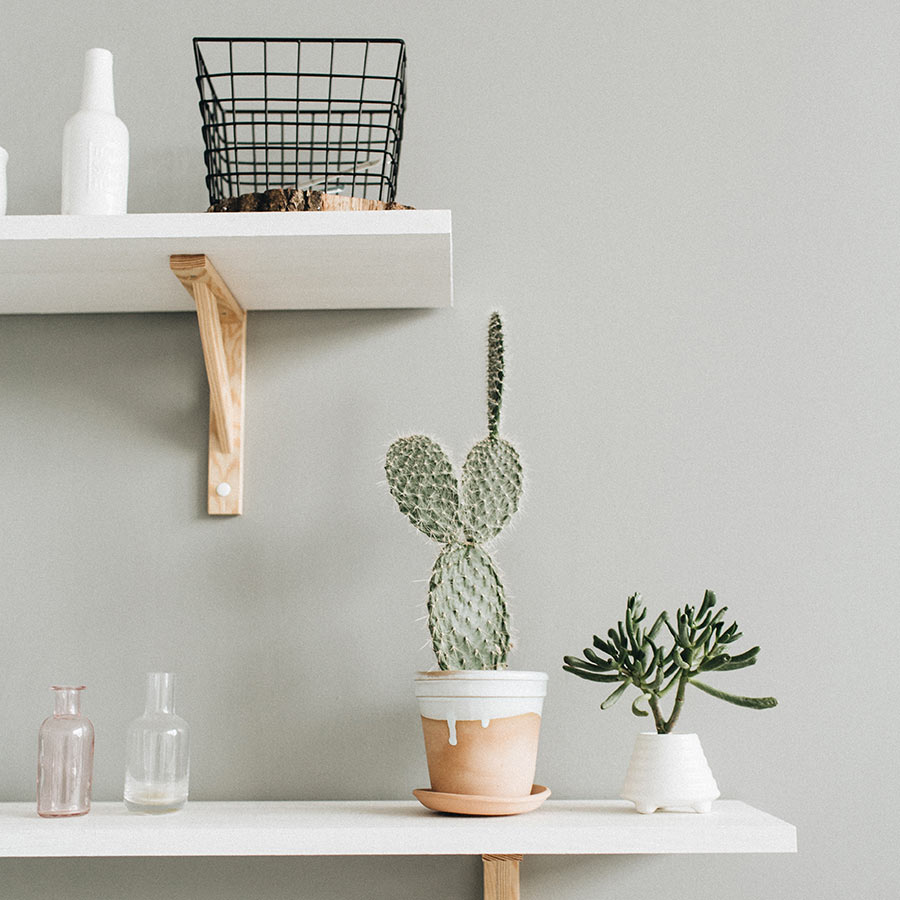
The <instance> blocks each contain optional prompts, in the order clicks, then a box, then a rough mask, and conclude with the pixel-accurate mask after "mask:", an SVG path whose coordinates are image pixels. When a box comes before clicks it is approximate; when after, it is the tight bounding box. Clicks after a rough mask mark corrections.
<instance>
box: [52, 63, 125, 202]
mask: <svg viewBox="0 0 900 900" xmlns="http://www.w3.org/2000/svg"><path fill="white" fill-rule="evenodd" d="M112 65H113V58H112V53H110V52H109V50H101V49H99V48H94V49H93V50H88V51H87V53H86V54H85V56H84V85H83V87H82V90H81V108H80V109H79V110H78V112H77V113H75V115H74V116H72V118H71V119H69V121H68V122H66V127H65V130H64V131H63V160H62V213H63V215H76V216H96V215H117V214H120V213H125V212H127V206H128V129H127V128H126V127H125V123H124V122H122V120H121V119H119V118H117V116H116V103H115V99H114V96H113V72H112Z"/></svg>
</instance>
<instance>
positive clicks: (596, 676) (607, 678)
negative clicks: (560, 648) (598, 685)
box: [563, 665, 620, 684]
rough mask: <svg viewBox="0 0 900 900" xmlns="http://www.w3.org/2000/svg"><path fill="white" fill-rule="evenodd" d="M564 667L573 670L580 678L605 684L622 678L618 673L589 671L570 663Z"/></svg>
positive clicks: (566, 669)
mask: <svg viewBox="0 0 900 900" xmlns="http://www.w3.org/2000/svg"><path fill="white" fill-rule="evenodd" d="M563 669H564V670H565V671H566V672H571V673H572V674H573V675H577V676H578V677H579V678H584V679H586V680H587V681H600V682H603V683H605V684H614V683H615V682H617V681H619V680H620V678H619V676H618V675H607V674H606V673H604V672H589V671H587V670H586V669H579V668H576V667H575V666H570V665H564V666H563Z"/></svg>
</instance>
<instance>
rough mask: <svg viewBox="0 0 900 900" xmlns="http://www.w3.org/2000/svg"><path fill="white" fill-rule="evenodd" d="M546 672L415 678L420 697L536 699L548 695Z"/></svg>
mask: <svg viewBox="0 0 900 900" xmlns="http://www.w3.org/2000/svg"><path fill="white" fill-rule="evenodd" d="M548 678H549V676H548V675H547V673H546V672H517V671H509V670H508V669H502V670H499V671H492V670H485V671H481V670H479V671H468V672H467V671H446V672H419V673H418V674H417V675H416V679H415V688H416V696H417V697H435V698H448V699H450V698H453V697H501V698H505V697H533V698H543V697H545V696H546V695H547V681H548Z"/></svg>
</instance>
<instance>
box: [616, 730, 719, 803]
mask: <svg viewBox="0 0 900 900" xmlns="http://www.w3.org/2000/svg"><path fill="white" fill-rule="evenodd" d="M621 796H622V797H623V798H624V799H625V800H631V801H632V802H633V803H634V805H635V807H636V809H637V811H638V812H639V813H652V812H655V811H656V810H657V809H663V808H685V807H687V808H690V809H694V810H696V811H697V812H699V813H704V812H709V811H710V809H711V808H712V802H713V800H715V799H716V797H718V796H719V788H718V785H717V784H716V780H715V778H713V774H712V772H711V771H710V768H709V764H708V763H707V762H706V756H704V754H703V748H702V747H701V746H700V739H699V738H698V737H697V735H696V734H656V733H652V732H645V733H643V734H639V735H638V736H637V740H636V741H635V743H634V751H633V752H632V754H631V762H630V763H629V764H628V772H627V774H626V775H625V784H624V785H623V786H622V793H621Z"/></svg>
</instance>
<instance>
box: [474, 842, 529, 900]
mask: <svg viewBox="0 0 900 900" xmlns="http://www.w3.org/2000/svg"><path fill="white" fill-rule="evenodd" d="M481 860H482V863H483V865H484V900H519V863H520V862H521V861H522V854H521V853H506V854H493V853H485V854H483V855H482V857H481Z"/></svg>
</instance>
